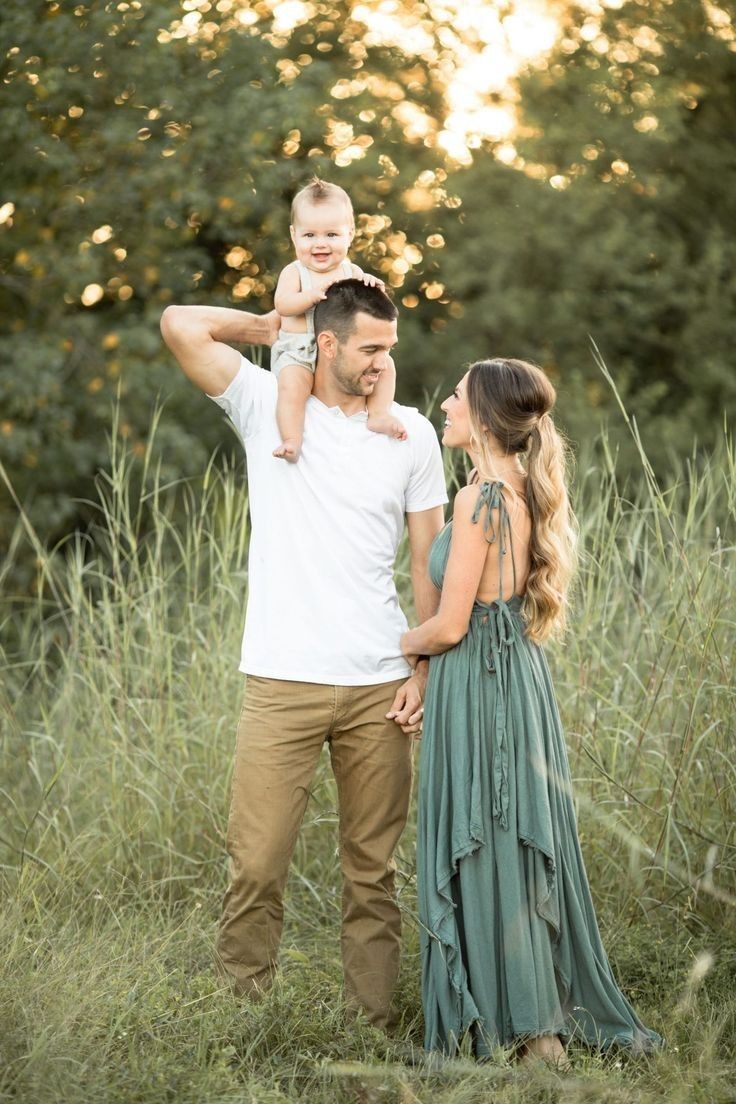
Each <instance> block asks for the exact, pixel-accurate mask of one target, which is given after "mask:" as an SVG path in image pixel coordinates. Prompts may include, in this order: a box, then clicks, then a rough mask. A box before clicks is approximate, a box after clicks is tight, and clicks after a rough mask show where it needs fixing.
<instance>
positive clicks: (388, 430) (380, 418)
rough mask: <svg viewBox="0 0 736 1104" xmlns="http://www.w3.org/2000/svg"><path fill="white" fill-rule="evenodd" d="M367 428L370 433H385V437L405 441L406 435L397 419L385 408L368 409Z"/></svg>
mask: <svg viewBox="0 0 736 1104" xmlns="http://www.w3.org/2000/svg"><path fill="white" fill-rule="evenodd" d="M368 428H369V429H370V431H371V433H385V434H386V436H387V437H393V438H395V439H396V440H397V441H405V440H406V438H407V436H408V434H407V432H406V430H405V429H404V427H403V425H402V424H401V422H400V421H399V419H398V418H394V416H393V414H390V413H389V412H388V411H387V410H377V411H375V412H370V411H369V413H368Z"/></svg>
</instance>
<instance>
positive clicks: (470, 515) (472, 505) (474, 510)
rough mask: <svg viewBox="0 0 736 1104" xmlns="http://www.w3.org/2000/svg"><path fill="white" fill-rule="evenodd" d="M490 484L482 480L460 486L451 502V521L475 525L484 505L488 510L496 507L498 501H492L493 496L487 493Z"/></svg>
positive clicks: (490, 486)
mask: <svg viewBox="0 0 736 1104" xmlns="http://www.w3.org/2000/svg"><path fill="white" fill-rule="evenodd" d="M492 486H493V485H492V484H490V483H488V482H487V481H482V482H480V483H468V484H467V486H465V487H461V488H460V490H459V491H458V492H457V494H456V495H455V501H454V502H453V507H452V518H453V521H455V522H459V523H460V524H463V523H466V524H468V525H475V522H477V520H478V516H479V514H480V512H481V510H482V509H483V508H484V507H485V508H486V509H489V510H493V509H497V508H498V502H497V501H494V498H493V496H492V495H490V494H489V490H490V489H491V488H492Z"/></svg>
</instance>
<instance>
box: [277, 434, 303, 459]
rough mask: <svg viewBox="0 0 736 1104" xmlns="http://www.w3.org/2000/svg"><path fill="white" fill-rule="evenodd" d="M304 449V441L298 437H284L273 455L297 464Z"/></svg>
mask: <svg viewBox="0 0 736 1104" xmlns="http://www.w3.org/2000/svg"><path fill="white" fill-rule="evenodd" d="M301 451H302V443H301V441H300V440H299V438H298V437H284V439H283V441H282V442H281V444H280V445H279V447H278V448H275V449H274V450H273V455H274V456H276V457H278V459H279V460H288V461H289V463H290V464H296V462H297V460H298V459H299V454H300V453H301Z"/></svg>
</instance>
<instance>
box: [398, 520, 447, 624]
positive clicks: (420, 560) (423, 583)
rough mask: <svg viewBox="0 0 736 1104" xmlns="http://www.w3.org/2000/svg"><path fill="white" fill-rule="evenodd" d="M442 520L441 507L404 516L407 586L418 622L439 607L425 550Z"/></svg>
mask: <svg viewBox="0 0 736 1104" xmlns="http://www.w3.org/2000/svg"><path fill="white" fill-rule="evenodd" d="M444 520H445V519H444V511H443V509H442V507H441V506H433V507H432V509H430V510H419V511H418V512H417V513H415V514H407V515H406V526H407V530H408V534H409V550H410V553H411V586H412V591H413V593H414V607H415V609H416V611H417V621H418V622H419V624H420V625H421V623H422V622H423V621H427V620H429V618H430V617H434V615H435V613H436V612H437V609H438V607H439V602H440V592H439V591H438V590H437V587H436V586H435V585H434V583H433V582H432V580H431V579H430V577H429V550H430V548H431V547H432V541H433V540H434V538H435V537H436V536H437V534H438V533H439V531H440V530H441V528H442V526H443V525H444Z"/></svg>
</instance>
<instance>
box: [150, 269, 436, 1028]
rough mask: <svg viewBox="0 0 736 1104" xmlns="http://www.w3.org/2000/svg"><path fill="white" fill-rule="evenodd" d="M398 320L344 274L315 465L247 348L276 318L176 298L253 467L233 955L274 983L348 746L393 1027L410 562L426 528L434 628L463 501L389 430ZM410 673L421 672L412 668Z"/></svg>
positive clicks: (355, 872) (415, 428)
mask: <svg viewBox="0 0 736 1104" xmlns="http://www.w3.org/2000/svg"><path fill="white" fill-rule="evenodd" d="M396 320H397V311H396V308H395V307H394V305H393V303H392V302H391V300H390V299H389V298H388V296H387V295H386V294H385V292H383V291H382V290H381V289H380V288H377V287H366V286H365V285H364V284H363V283H362V282H361V281H358V280H343V281H340V282H339V283H336V284H334V285H333V286H332V287H331V288H330V289H329V290H328V292H327V296H326V299H325V300H323V301H322V302H321V303H319V304H318V306H317V309H316V312H315V336H316V341H317V350H318V351H317V363H316V370H315V377H314V389H313V393H312V396H311V398H310V399H309V400H308V402H307V409H306V418H305V432H304V447H303V452H302V455H301V457H300V459H299V461H298V463H296V464H293V465H292V464H283V463H281V462H279V461H278V460H275V459H274V458H273V456H272V453H273V450H274V448H275V447H276V446H277V445H278V442H279V439H280V438H279V433H278V427H277V424H276V417H275V410H276V398H277V387H276V381H275V379H274V378H273V377H272V376H271V374H270V373H269V372H266V371H264V370H262V369H260V368H257V367H256V366H255V365H253V364H251V363H250V362H249V361H247V360H246V359H245V358H244V357H241V356H240V355H239V354H238V353H237V352H236V351H235V350H234V349H232V348H231V347H230V346H229V344H228V343H229V342H231V341H234V342H250V343H266V344H271V343H272V342H273V340H274V338H275V336H276V329H275V327H276V324H277V321H278V319H277V317H276V316H273V315H270V316H266V317H265V318H258V317H256V316H254V315H250V314H247V313H246V312H243V311H238V310H230V309H226V308H215V307H213V308H208V307H169V308H167V310H166V311H165V312H164V316H163V319H162V332H163V336H164V339H165V341H166V343H167V344H168V346H169V348H170V349H171V350H172V352H173V353H174V355H175V356H176V358H177V360H178V361H179V363H180V365H181V367H182V368H183V370H184V372H185V374H186V375H187V376H188V377H189V378H190V379H191V380H192V381H193V382H194V383H195V384H196V385H197V386H198V387H200V388H201V389H202V390H203V391H204V392H205V393H206V394H207V395H208V396H209V397H210V398H212V399H213V400H214V401H215V402H216V403H217V404H218V405H219V406H220V407H222V409H223V410H225V411H226V413H227V414H228V415H229V417H230V418H231V419H232V421H233V422H234V424H235V426H236V427H237V429H238V431H239V433H240V435H241V437H242V439H243V441H244V444H245V450H246V454H247V461H248V482H249V490H250V511H251V524H252V534H251V540H250V550H249V560H248V578H249V597H248V608H247V614H246V624H245V633H244V637H243V650H242V657H241V664H240V669H241V671H243V672H244V673H245V674H246V675H247V680H246V689H245V697H244V702H243V709H242V713H241V717H240V724H239V727H238V738H237V748H236V757H235V770H234V775H233V788H232V803H231V808H230V819H229V824H228V834H227V847H228V853H229V855H230V859H231V879H230V885H229V888H228V890H227V893H226V896H225V902H224V909H223V916H222V921H221V925H220V932H219V938H218V945H217V951H218V960H219V964H220V967H221V969H222V970H223V971H224V973H225V975H226V976H227V977H228V978H229V979H230V981H231V982H232V984H233V987H234V988H235V990H236V992H239V993H243V994H257V993H260V992H262V991H263V990H264V989H266V988H267V987H268V985H269V984H270V981H271V978H272V975H273V971H274V969H275V966H276V958H277V953H278V947H279V942H280V938H281V928H282V918H283V904H282V898H283V891H284V886H285V883H286V877H287V872H288V867H289V863H290V861H291V857H292V854H293V849H294V846H295V842H296V837H297V834H298V831H299V826H300V824H301V821H302V817H303V814H304V810H305V807H306V803H307V798H308V795H309V787H310V785H311V783H312V779H313V777H314V773H315V770H316V766H317V762H318V759H319V755H320V749H321V747H322V745H323V743H324V742H325V741H327V742H328V744H329V748H330V756H331V762H332V768H333V771H334V774H335V778H336V781H337V788H338V798H339V817H340V857H341V865H342V872H343V879H344V890H343V925H342V957H343V968H344V974H345V993H346V999H347V1002H348V1005H349V1006H352V1007H358V1008H362V1009H363V1010H364V1011H365V1012H366V1014H367V1016H368V1018H369V1020H370V1021H371V1022H372V1023H374V1024H376V1025H377V1026H379V1027H383V1028H387V1027H390V1026H391V1022H392V1013H391V1002H392V996H393V991H394V988H395V983H396V976H397V972H398V963H399V945H400V917H399V911H398V907H397V903H396V900H395V897H394V865H393V860H392V854H393V851H394V848H395V846H396V843H397V842H398V839H399V836H400V835H401V832H402V830H403V828H404V825H405V823H406V816H407V811H408V804H409V795H410V785H411V746H410V745H411V739H410V737H411V736H412V735H413V734H415V733H416V732H418V731H419V730H420V728H421V715H422V708H421V701H422V696H423V692H424V685H425V681H426V665H425V664H423V663H421V662H420V665H419V668H418V670H417V671H416V672H415V673H414V674H413V675H412V674H411V671H410V669H409V667H408V666H407V664H406V662H405V660H404V658H403V657H402V655H401V651H400V647H399V638H400V635H401V632H402V631H403V628H404V627H405V625H406V621H405V618H404V616H403V614H402V612H401V610H400V608H399V605H398V599H397V595H396V590H395V586H394V581H393V565H394V560H395V556H396V550H397V547H398V543H399V540H400V537H401V534H402V532H403V526H404V517H406V522H407V526H408V533H409V544H410V550H411V576H412V586H413V590H414V597H415V604H416V607H417V614H418V617H419V619H420V621H424V620H425V619H426V618H427V617H430V616H431V615H432V614H433V613H434V612H435V610H436V607H437V592H436V591H435V589H434V587H433V586H432V584H431V582H430V581H429V578H428V575H427V556H428V553H429V547H430V545H431V543H432V540H433V539H434V537H435V535H436V534H437V533H438V532H439V530H440V528H441V527H442V522H443V510H442V506H443V504H444V503H445V502H446V501H447V497H446V492H445V482H444V477H443V470H442V463H441V459H440V452H439V445H438V443H437V438H436V435H435V433H434V430H433V429H432V427H431V425H430V424H429V422H428V421H427V420H426V418H424V417H422V415H420V414H419V413H418V412H417V411H416V410H412V409H410V408H404V407H402V408H399V410H400V416H401V418H402V420H403V422H404V425H405V426H406V429H407V431H408V435H409V436H408V440H406V441H398V440H394V439H392V438H389V437H387V436H384V435H382V434H376V433H371V432H370V431H369V430H368V429H367V426H366V420H367V415H366V397H367V396H368V395H371V394H372V393H373V390H374V388H375V386H376V383H377V381H378V380H379V378H380V376H381V373H382V372H383V371H385V370H386V368H387V367H388V365H389V357H390V352H391V349H392V348H393V346H394V345H395V344H396V330H397V321H396ZM407 676H411V677H407Z"/></svg>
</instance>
